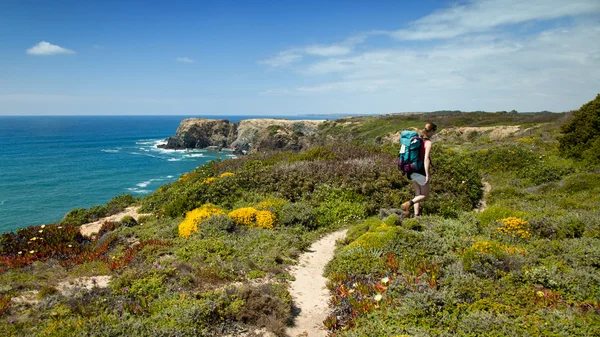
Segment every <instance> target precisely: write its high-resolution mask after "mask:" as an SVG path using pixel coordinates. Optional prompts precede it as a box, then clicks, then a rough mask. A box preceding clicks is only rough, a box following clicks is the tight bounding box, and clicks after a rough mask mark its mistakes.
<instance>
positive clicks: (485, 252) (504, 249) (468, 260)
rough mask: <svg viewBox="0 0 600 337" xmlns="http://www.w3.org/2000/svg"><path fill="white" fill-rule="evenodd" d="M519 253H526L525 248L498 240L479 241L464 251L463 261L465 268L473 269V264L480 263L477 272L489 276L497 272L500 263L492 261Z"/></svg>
mask: <svg viewBox="0 0 600 337" xmlns="http://www.w3.org/2000/svg"><path fill="white" fill-rule="evenodd" d="M517 254H525V250H523V249H522V248H519V247H511V246H505V245H502V244H500V243H498V242H496V241H477V242H475V243H474V244H473V245H472V246H471V247H469V248H467V249H466V250H465V251H464V252H463V256H462V261H463V266H464V268H465V270H467V271H472V270H473V269H474V267H473V266H474V265H476V264H478V265H479V267H478V270H477V272H479V273H481V274H483V275H487V276H489V275H492V274H494V273H496V272H497V270H496V268H497V266H498V265H496V262H492V261H505V260H506V259H509V258H510V257H511V256H513V255H517ZM500 265H503V264H500Z"/></svg>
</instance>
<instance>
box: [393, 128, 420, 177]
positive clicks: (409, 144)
mask: <svg viewBox="0 0 600 337" xmlns="http://www.w3.org/2000/svg"><path fill="white" fill-rule="evenodd" d="M424 162H425V142H424V141H423V138H421V137H420V136H419V134H418V133H417V132H416V131H410V130H404V131H402V132H401V133H400V153H398V170H400V171H401V172H402V174H407V175H410V174H411V173H413V172H417V171H421V170H422V169H423V165H424Z"/></svg>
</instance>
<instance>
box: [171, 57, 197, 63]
mask: <svg viewBox="0 0 600 337" xmlns="http://www.w3.org/2000/svg"><path fill="white" fill-rule="evenodd" d="M175 60H176V61H177V62H181V63H194V62H196V61H194V60H192V59H191V58H189V57H178V58H176V59H175Z"/></svg>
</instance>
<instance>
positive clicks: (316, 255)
mask: <svg viewBox="0 0 600 337" xmlns="http://www.w3.org/2000/svg"><path fill="white" fill-rule="evenodd" d="M346 231H347V229H344V230H340V231H337V232H334V233H331V234H329V235H327V236H325V237H323V238H322V239H321V240H319V241H317V242H315V243H314V244H313V245H312V246H310V248H309V249H308V251H307V252H305V253H304V254H302V255H301V256H300V260H299V261H298V265H296V266H295V267H293V268H292V270H291V274H292V275H293V276H294V277H295V278H296V280H295V281H293V282H292V283H291V288H290V293H291V294H292V297H293V298H294V304H295V305H296V307H297V308H298V309H299V310H300V314H299V315H298V316H297V317H296V319H295V320H294V324H295V325H294V327H292V328H288V331H287V333H288V335H289V336H292V337H297V336H308V337H316V336H327V331H326V330H324V327H323V321H324V320H325V318H327V313H328V307H329V306H328V302H329V297H330V293H329V290H328V289H327V287H326V283H327V279H326V278H325V277H324V276H323V269H324V268H325V265H326V264H327V262H329V260H331V259H332V258H333V250H334V248H335V241H336V240H338V239H341V238H343V237H345V236H346Z"/></svg>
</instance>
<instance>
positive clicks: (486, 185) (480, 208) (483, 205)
mask: <svg viewBox="0 0 600 337" xmlns="http://www.w3.org/2000/svg"><path fill="white" fill-rule="evenodd" d="M481 183H482V184H483V197H482V198H481V200H480V201H479V206H478V207H477V208H476V209H475V211H477V212H483V211H485V210H486V209H487V202H486V199H487V196H488V194H490V192H491V191H492V185H490V183H489V182H487V180H485V178H481Z"/></svg>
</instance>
